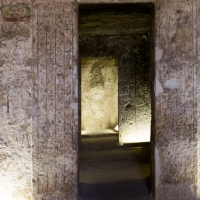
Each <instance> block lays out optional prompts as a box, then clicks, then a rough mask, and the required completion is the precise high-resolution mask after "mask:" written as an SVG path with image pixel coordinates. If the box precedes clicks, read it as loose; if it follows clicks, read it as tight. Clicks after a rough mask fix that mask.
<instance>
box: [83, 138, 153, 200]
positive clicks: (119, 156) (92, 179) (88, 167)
mask: <svg viewBox="0 0 200 200" xmlns="http://www.w3.org/2000/svg"><path fill="white" fill-rule="evenodd" d="M80 149H81V151H80V163H79V166H80V169H79V170H80V171H79V181H80V182H79V194H80V200H150V199H151V197H150V195H149V193H150V165H149V157H150V155H149V153H150V148H149V145H143V146H142V145H137V146H128V147H126V146H125V147H121V146H119V145H118V137H117V136H116V135H115V136H104V137H84V138H82V142H81V148H80Z"/></svg>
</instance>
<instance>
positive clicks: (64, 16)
mask: <svg viewBox="0 0 200 200" xmlns="http://www.w3.org/2000/svg"><path fill="white" fill-rule="evenodd" d="M75 11H76V7H75V6H74V5H73V4H68V3H43V2H41V3H34V5H33V14H34V18H33V57H34V59H33V60H31V59H29V60H26V65H27V66H29V65H31V66H33V73H34V77H35V78H34V80H33V102H32V106H33V112H32V117H33V133H34V134H33V138H32V140H33V149H32V152H33V198H34V199H38V200H39V199H41V200H42V199H52V200H53V199H57V200H58V199H60V200H65V199H66V200H68V199H72V200H73V199H77V184H78V183H77V180H78V176H77V173H78V172H77V169H78V168H77V167H78V166H77V155H78V143H77V141H78V129H77V125H78V121H77V120H78V119H77V118H78V117H77V115H78V104H77V100H78V96H77V86H76V84H77V75H78V74H77V64H76V60H74V59H76V57H77V55H76V53H77V52H76V48H75V47H74V48H73V46H76V45H77V43H76V40H75V39H73V37H72V36H75V35H76V31H77V28H76V29H75V28H74V27H76V23H77V20H76V21H74V19H76V15H77V14H76V12H75ZM35 59H36V60H35Z"/></svg>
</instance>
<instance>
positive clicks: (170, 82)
mask: <svg viewBox="0 0 200 200" xmlns="http://www.w3.org/2000/svg"><path fill="white" fill-rule="evenodd" d="M195 4H196V1H195V0H194V1H192V0H190V1H187V0H177V1H172V0H170V1H166V0H164V1H162V0H160V1H156V4H155V5H156V8H155V13H156V16H155V26H156V27H155V28H156V35H155V36H156V43H155V46H156V49H155V51H156V58H155V61H156V81H155V95H156V99H155V126H156V129H155V138H156V140H155V171H156V180H155V181H156V182H155V183H156V185H155V186H156V187H155V189H156V200H158V199H159V200H161V199H165V200H175V199H181V200H191V199H196V188H197V96H196V59H197V57H196V56H197V55H196V47H195V46H196V6H195Z"/></svg>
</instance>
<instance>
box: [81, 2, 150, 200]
mask: <svg viewBox="0 0 200 200" xmlns="http://www.w3.org/2000/svg"><path fill="white" fill-rule="evenodd" d="M151 10H152V7H151V5H144V4H143V5H140V4H137V5H135V4H106V5H94V4H93V5H92V4H88V5H81V6H80V9H79V58H80V72H81V73H80V75H81V76H80V82H81V94H80V96H81V133H82V134H81V145H80V146H81V148H80V163H79V166H80V171H79V174H80V177H79V181H80V194H81V198H82V199H87V200H89V199H92V200H95V199H115V200H117V199H124V198H125V199H129V197H130V199H133V197H134V198H139V196H140V197H141V196H142V193H143V195H146V196H148V194H149V175H150V167H149V166H150V165H149V161H150V154H149V152H150V148H149V142H150V123H151V90H150V88H151V86H150V85H151V84H150V38H151V36H150V35H151V34H150V30H151ZM143 142H145V145H144V144H143ZM146 142H147V143H146ZM127 172H128V173H127ZM139 185H141V187H140V188H138V186H139ZM121 187H123V188H125V190H124V191H123V190H121V189H120V188H121ZM133 187H135V188H133ZM102 195H103V196H102ZM124 195H125V196H124ZM126 195H128V196H126Z"/></svg>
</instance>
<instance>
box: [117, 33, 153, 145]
mask: <svg viewBox="0 0 200 200" xmlns="http://www.w3.org/2000/svg"><path fill="white" fill-rule="evenodd" d="M134 39H135V40H133V38H130V41H129V45H127V44H125V48H124V49H123V52H124V54H121V55H122V56H121V57H120V65H119V142H120V143H134V142H148V141H150V123H151V92H150V56H149V55H150V48H149V47H150V42H149V40H148V35H147V34H146V35H145V34H143V35H137V36H135V38H134ZM131 40H132V41H131ZM130 44H131V45H130ZM125 52H127V53H125Z"/></svg>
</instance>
